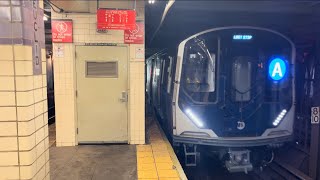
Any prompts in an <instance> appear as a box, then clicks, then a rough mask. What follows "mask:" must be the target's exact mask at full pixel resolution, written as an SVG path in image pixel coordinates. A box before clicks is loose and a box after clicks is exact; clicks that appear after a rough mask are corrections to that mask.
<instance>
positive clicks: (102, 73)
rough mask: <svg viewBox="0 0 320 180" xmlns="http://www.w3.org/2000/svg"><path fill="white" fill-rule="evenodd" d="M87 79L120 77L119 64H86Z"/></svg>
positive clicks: (89, 62) (91, 62) (90, 62)
mask: <svg viewBox="0 0 320 180" xmlns="http://www.w3.org/2000/svg"><path fill="white" fill-rule="evenodd" d="M86 77H104V78H116V77H118V62H116V61H113V62H93V61H87V62H86Z"/></svg>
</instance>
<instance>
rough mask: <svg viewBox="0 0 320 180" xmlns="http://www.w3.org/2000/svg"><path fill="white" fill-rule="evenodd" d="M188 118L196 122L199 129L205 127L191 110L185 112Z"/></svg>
mask: <svg viewBox="0 0 320 180" xmlns="http://www.w3.org/2000/svg"><path fill="white" fill-rule="evenodd" d="M185 112H186V114H187V115H188V117H189V118H190V119H191V120H192V122H194V123H195V124H196V125H197V126H198V127H199V128H202V127H203V122H202V121H201V119H200V118H198V117H197V116H196V115H195V114H194V113H193V112H192V111H191V110H190V109H186V110H185Z"/></svg>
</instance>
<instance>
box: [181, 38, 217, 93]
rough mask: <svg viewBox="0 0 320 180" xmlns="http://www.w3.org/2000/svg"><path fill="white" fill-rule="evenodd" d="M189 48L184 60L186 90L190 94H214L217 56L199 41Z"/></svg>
mask: <svg viewBox="0 0 320 180" xmlns="http://www.w3.org/2000/svg"><path fill="white" fill-rule="evenodd" d="M187 48H188V50H187V53H186V54H185V60H184V69H185V71H184V72H185V73H184V76H185V77H184V83H185V87H186V89H187V90H188V91H190V92H214V91H215V84H214V81H215V54H213V53H210V52H209V50H208V49H207V47H206V45H205V43H204V42H203V41H201V40H197V39H196V40H195V42H194V43H192V44H190V46H189V47H187Z"/></svg>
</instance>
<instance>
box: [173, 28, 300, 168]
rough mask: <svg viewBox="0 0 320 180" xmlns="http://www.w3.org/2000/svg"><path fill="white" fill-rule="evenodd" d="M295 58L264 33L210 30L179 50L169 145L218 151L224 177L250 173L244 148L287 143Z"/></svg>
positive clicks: (286, 45)
mask: <svg viewBox="0 0 320 180" xmlns="http://www.w3.org/2000/svg"><path fill="white" fill-rule="evenodd" d="M294 58H295V47H294V45H293V43H292V42H291V41H290V40H289V39H288V38H286V37H285V36H283V35H282V34H280V33H277V32H274V31H271V30H268V29H263V28H255V27H225V28H216V29H211V30H207V31H204V32H201V33H199V34H196V35H194V36H192V37H190V38H188V39H186V40H185V41H183V42H182V43H180V45H179V49H178V56H177V64H176V75H175V82H176V83H175V85H174V94H175V95H174V96H173V106H172V111H173V141H174V142H175V143H178V144H187V145H188V144H189V145H190V144H192V145H208V146H214V147H220V148H224V149H225V152H226V154H228V156H229V158H228V161H226V166H227V168H228V169H229V170H230V171H233V172H236V171H248V170H251V169H252V166H251V163H250V147H259V146H274V145H279V144H281V143H284V142H287V141H290V140H291V138H292V134H293V122H294V111H295V107H294V99H295V91H294ZM246 157H247V158H246ZM239 159H240V160H239Z"/></svg>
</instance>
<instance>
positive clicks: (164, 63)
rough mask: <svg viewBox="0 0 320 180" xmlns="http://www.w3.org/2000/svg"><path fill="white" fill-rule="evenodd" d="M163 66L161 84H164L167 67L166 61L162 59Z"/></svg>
mask: <svg viewBox="0 0 320 180" xmlns="http://www.w3.org/2000/svg"><path fill="white" fill-rule="evenodd" d="M161 65H162V66H161V67H162V70H161V84H163V79H164V75H165V73H164V70H165V67H166V61H165V60H162V62H161Z"/></svg>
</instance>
